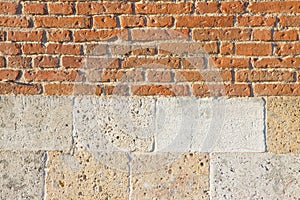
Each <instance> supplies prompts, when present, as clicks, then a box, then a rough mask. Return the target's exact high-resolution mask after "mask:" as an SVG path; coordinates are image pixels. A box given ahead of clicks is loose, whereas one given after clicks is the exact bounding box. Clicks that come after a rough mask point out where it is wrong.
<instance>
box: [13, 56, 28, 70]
mask: <svg viewBox="0 0 300 200" xmlns="http://www.w3.org/2000/svg"><path fill="white" fill-rule="evenodd" d="M31 60H32V59H31V58H30V57H28V56H10V57H8V59H7V67H10V68H21V69H22V68H24V69H26V68H31Z"/></svg>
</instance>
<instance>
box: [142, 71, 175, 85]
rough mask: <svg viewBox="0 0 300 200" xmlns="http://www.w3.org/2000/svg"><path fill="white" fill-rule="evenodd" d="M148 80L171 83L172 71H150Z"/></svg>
mask: <svg viewBox="0 0 300 200" xmlns="http://www.w3.org/2000/svg"><path fill="white" fill-rule="evenodd" d="M147 80H148V81H150V82H171V81H172V72H171V71H170V70H167V71H166V70H164V71H158V70H149V71H148V72H147Z"/></svg>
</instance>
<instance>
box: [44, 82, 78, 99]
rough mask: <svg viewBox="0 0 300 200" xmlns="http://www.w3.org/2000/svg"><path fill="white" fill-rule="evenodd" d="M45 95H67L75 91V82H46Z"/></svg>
mask: <svg viewBox="0 0 300 200" xmlns="http://www.w3.org/2000/svg"><path fill="white" fill-rule="evenodd" d="M44 91H45V95H58V96H65V95H71V94H73V93H74V85H73V84H46V85H45V86H44Z"/></svg>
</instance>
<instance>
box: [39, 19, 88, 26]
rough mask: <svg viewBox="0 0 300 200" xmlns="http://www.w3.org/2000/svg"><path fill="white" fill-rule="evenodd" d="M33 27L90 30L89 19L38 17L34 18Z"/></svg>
mask: <svg viewBox="0 0 300 200" xmlns="http://www.w3.org/2000/svg"><path fill="white" fill-rule="evenodd" d="M34 25H35V27H38V28H90V25H91V23H90V18H89V17H82V16H81V17H77V16H72V17H54V16H40V17H35V18H34Z"/></svg>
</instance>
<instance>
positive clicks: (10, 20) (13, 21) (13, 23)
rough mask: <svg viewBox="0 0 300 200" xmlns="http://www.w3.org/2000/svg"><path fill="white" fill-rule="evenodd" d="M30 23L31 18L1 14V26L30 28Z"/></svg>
mask: <svg viewBox="0 0 300 200" xmlns="http://www.w3.org/2000/svg"><path fill="white" fill-rule="evenodd" d="M29 25H30V23H29V20H28V18H26V17H19V16H0V27H20V28H28V27H29Z"/></svg>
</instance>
